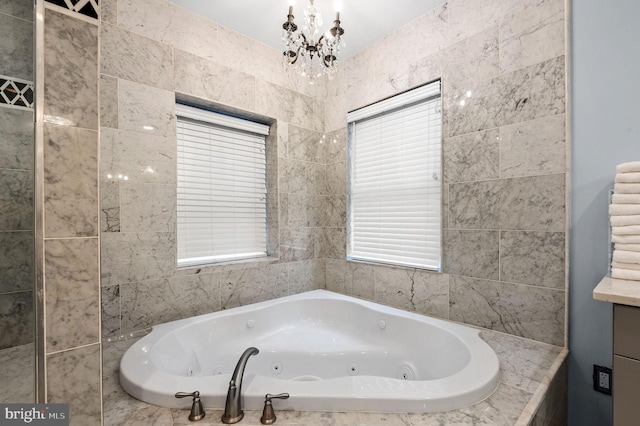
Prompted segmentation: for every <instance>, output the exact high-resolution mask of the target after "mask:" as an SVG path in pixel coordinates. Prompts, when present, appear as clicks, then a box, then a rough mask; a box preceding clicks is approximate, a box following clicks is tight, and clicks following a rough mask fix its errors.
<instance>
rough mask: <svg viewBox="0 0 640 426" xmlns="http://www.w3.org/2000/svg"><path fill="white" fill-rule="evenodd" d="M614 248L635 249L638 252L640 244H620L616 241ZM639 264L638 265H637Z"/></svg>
mask: <svg viewBox="0 0 640 426" xmlns="http://www.w3.org/2000/svg"><path fill="white" fill-rule="evenodd" d="M616 250H623V251H637V252H640V244H622V243H616ZM639 266H640V265H639Z"/></svg>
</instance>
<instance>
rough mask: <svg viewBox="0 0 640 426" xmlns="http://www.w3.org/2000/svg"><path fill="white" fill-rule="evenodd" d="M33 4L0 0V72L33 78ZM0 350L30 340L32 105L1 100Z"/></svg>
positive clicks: (31, 313) (32, 279)
mask: <svg viewBox="0 0 640 426" xmlns="http://www.w3.org/2000/svg"><path fill="white" fill-rule="evenodd" d="M32 15H33V7H32V5H30V4H29V2H20V1H4V2H0V75H3V76H6V77H9V78H10V79H18V80H21V81H33V16H32ZM0 134H1V135H2V136H1V137H0V182H2V184H1V185H0V330H2V333H1V335H0V350H2V349H7V348H13V347H16V346H21V345H25V344H27V343H31V342H33V337H34V333H33V329H34V318H33V316H34V311H33V286H34V274H33V271H34V269H33V268H34V265H33V242H34V233H33V229H34V227H33V215H34V207H33V206H34V204H33V181H34V176H33V152H34V146H33V110H31V109H26V108H25V109H18V108H12V107H10V106H8V105H6V104H4V103H0Z"/></svg>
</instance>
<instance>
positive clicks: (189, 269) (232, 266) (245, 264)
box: [176, 256, 280, 275]
mask: <svg viewBox="0 0 640 426" xmlns="http://www.w3.org/2000/svg"><path fill="white" fill-rule="evenodd" d="M279 260H280V259H279V258H277V257H273V256H266V257H257V258H253V259H239V260H230V261H228V262H220V263H210V264H206V265H193V266H191V265H190V266H180V267H178V268H177V271H176V275H197V274H212V273H214V272H220V271H233V270H237V269H247V268H258V267H261V266H265V265H269V264H271V263H275V262H278V261H279Z"/></svg>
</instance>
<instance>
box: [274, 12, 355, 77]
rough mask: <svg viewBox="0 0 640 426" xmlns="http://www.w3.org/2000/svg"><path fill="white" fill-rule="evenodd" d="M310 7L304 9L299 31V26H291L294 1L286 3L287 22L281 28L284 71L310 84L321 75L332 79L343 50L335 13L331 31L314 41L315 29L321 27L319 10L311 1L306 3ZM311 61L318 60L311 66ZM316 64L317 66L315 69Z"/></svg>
mask: <svg viewBox="0 0 640 426" xmlns="http://www.w3.org/2000/svg"><path fill="white" fill-rule="evenodd" d="M309 3H310V4H309V6H307V7H306V8H305V9H304V24H303V26H302V30H301V31H298V26H297V25H296V24H295V23H294V22H293V20H294V16H293V0H289V14H288V15H287V22H285V23H284V24H282V29H283V31H282V40H283V41H284V45H285V49H284V52H283V53H282V54H283V62H284V66H285V68H287V69H289V70H295V71H296V72H298V73H299V74H300V75H302V76H306V77H308V78H309V82H310V83H311V84H313V80H314V79H315V78H317V77H320V76H322V75H323V74H327V75H328V76H329V77H331V76H332V75H333V74H334V73H335V72H336V71H337V61H338V56H339V54H340V47H341V46H344V42H343V40H342V35H343V34H344V29H342V27H341V26H340V11H339V10H338V11H337V12H336V19H335V20H334V21H333V27H331V28H330V29H329V30H328V31H327V32H325V33H324V34H322V35H321V36H320V38H318V39H317V41H316V37H317V36H318V28H319V27H321V26H322V15H321V14H320V9H318V8H317V7H316V6H315V5H314V4H313V0H309ZM314 58H317V59H318V60H317V61H316V62H314ZM316 63H317V64H318V65H315V64H316Z"/></svg>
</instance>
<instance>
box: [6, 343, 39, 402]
mask: <svg viewBox="0 0 640 426" xmlns="http://www.w3.org/2000/svg"><path fill="white" fill-rule="evenodd" d="M33 350H34V349H33V343H28V344H26V345H20V346H14V347H13V348H7V349H2V350H0V365H1V366H2V368H0V404H11V403H29V402H33V401H34V400H35V392H34V387H35V381H34V377H33V372H34V371H35V355H34V353H33Z"/></svg>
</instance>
